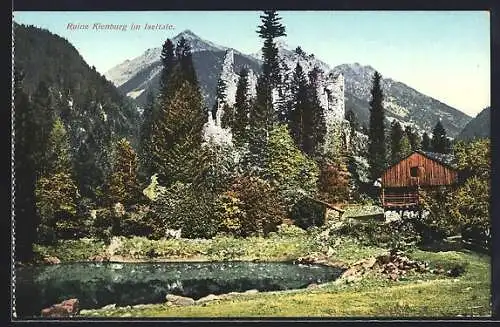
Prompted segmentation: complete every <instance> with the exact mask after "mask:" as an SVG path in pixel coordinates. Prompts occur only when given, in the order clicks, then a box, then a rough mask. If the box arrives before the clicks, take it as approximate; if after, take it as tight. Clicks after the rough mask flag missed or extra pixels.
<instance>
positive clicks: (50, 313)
mask: <svg viewBox="0 0 500 327" xmlns="http://www.w3.org/2000/svg"><path fill="white" fill-rule="evenodd" d="M78 312H79V308H78V299H69V300H65V301H62V302H61V303H58V304H54V305H53V306H51V307H50V308H45V309H43V310H42V312H41V316H42V317H45V318H63V317H72V316H75V315H77V314H78Z"/></svg>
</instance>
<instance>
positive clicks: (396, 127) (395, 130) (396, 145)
mask: <svg viewBox="0 0 500 327" xmlns="http://www.w3.org/2000/svg"><path fill="white" fill-rule="evenodd" d="M402 138H403V129H402V128H401V124H400V123H399V122H398V121H397V120H393V121H392V123H391V163H395V162H397V161H399V160H400V159H401V158H402V151H401V139H402Z"/></svg>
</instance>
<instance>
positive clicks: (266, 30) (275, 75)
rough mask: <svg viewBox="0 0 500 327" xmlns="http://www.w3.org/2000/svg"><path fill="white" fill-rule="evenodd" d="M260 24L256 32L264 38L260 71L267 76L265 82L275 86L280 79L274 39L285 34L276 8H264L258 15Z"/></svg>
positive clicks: (272, 86)
mask: <svg viewBox="0 0 500 327" xmlns="http://www.w3.org/2000/svg"><path fill="white" fill-rule="evenodd" d="M260 18H261V22H262V24H261V25H259V27H258V30H257V33H258V34H259V37H261V38H263V39H264V46H263V47H262V59H263V61H264V62H263V65H262V71H263V74H264V75H266V76H267V77H268V80H267V82H268V83H269V87H271V88H274V87H276V86H277V85H278V84H279V83H280V81H281V79H280V71H279V63H278V48H277V46H276V43H275V42H274V40H275V39H276V38H278V37H281V36H286V33H285V26H283V24H281V22H280V21H281V17H279V16H278V13H277V12H276V10H264V14H263V15H261V16H260Z"/></svg>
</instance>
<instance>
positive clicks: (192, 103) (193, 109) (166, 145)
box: [150, 38, 206, 185]
mask: <svg viewBox="0 0 500 327" xmlns="http://www.w3.org/2000/svg"><path fill="white" fill-rule="evenodd" d="M190 49H191V47H190V45H189V43H188V42H187V40H186V39H184V38H181V40H180V41H179V42H178V44H177V47H176V49H175V55H176V64H175V66H174V67H173V69H172V72H171V74H170V78H169V83H168V85H167V88H166V89H165V90H162V92H161V93H160V95H161V97H162V98H163V99H164V100H163V102H162V103H160V104H159V107H158V109H157V114H155V115H154V116H155V117H154V118H153V123H152V128H151V137H150V142H151V147H150V149H151V150H150V153H151V172H152V173H153V174H154V173H157V174H158V179H159V181H160V182H161V183H163V184H168V185H170V183H173V182H175V181H181V182H190V181H191V180H192V173H193V170H192V169H191V168H192V165H194V164H195V162H194V161H195V160H196V159H195V158H196V153H197V151H198V150H199V148H200V146H201V143H202V131H203V125H204V123H205V119H206V116H205V114H206V112H205V108H204V105H203V97H202V95H201V91H200V88H199V85H198V82H197V77H196V72H195V70H194V66H193V62H192V56H191V51H190ZM155 112H156V110H155Z"/></svg>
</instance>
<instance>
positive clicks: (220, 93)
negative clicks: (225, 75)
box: [212, 76, 227, 120]
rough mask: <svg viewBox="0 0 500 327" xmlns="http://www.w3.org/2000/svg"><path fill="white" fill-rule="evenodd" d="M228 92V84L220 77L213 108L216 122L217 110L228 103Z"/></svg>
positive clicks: (213, 116)
mask: <svg viewBox="0 0 500 327" xmlns="http://www.w3.org/2000/svg"><path fill="white" fill-rule="evenodd" d="M226 90H227V85H226V82H224V80H223V79H222V76H219V79H218V80H217V89H216V90H215V103H214V106H213V107H212V118H213V120H215V119H216V117H217V110H218V109H219V106H224V104H225V103H226Z"/></svg>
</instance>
